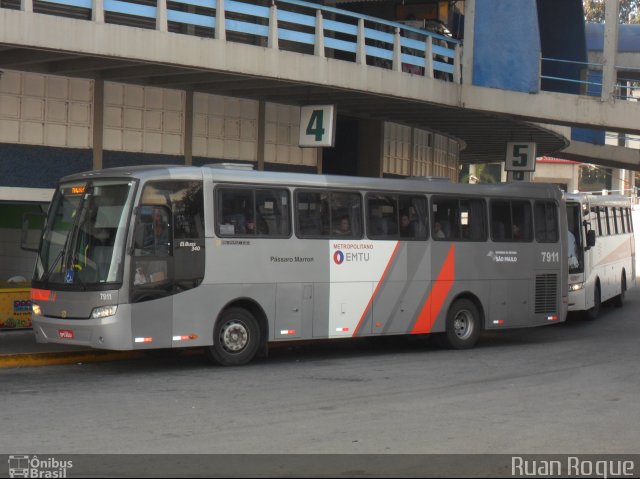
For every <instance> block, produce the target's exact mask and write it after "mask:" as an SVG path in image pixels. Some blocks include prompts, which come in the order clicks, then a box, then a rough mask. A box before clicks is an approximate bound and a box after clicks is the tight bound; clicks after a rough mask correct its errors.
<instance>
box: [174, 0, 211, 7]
mask: <svg viewBox="0 0 640 479" xmlns="http://www.w3.org/2000/svg"><path fill="white" fill-rule="evenodd" d="M171 2H173V3H184V4H185V5H195V6H196V7H206V8H216V4H217V2H216V0H171Z"/></svg>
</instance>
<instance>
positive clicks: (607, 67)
mask: <svg viewBox="0 0 640 479" xmlns="http://www.w3.org/2000/svg"><path fill="white" fill-rule="evenodd" d="M618 8H619V5H618V0H605V12H604V22H605V23H604V50H603V52H602V58H603V63H604V65H603V66H602V96H601V99H602V101H609V100H612V99H614V98H615V94H616V91H615V89H616V77H617V72H616V56H617V53H618V21H619V20H618V17H619V15H618Z"/></svg>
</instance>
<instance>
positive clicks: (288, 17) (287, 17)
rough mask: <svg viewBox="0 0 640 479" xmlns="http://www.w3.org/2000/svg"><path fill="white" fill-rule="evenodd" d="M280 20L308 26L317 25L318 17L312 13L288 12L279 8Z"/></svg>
mask: <svg viewBox="0 0 640 479" xmlns="http://www.w3.org/2000/svg"><path fill="white" fill-rule="evenodd" d="M278 20H279V21H281V22H289V23H295V24H297V25H304V26H306V27H315V26H316V17H313V16H311V15H303V14H301V13H294V12H287V11H285V10H278Z"/></svg>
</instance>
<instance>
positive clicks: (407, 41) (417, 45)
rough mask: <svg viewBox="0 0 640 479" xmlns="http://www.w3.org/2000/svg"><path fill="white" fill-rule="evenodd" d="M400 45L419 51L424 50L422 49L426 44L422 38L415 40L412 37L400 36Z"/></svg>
mask: <svg viewBox="0 0 640 479" xmlns="http://www.w3.org/2000/svg"><path fill="white" fill-rule="evenodd" d="M400 45H401V46H403V47H407V48H411V49H413V50H420V51H424V49H425V48H426V46H427V44H426V43H425V41H424V40H415V39H413V38H406V37H401V38H400Z"/></svg>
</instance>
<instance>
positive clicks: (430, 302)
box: [411, 245, 456, 334]
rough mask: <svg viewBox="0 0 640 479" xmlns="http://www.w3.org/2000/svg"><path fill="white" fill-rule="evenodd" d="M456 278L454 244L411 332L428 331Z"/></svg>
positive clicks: (421, 332)
mask: <svg viewBox="0 0 640 479" xmlns="http://www.w3.org/2000/svg"><path fill="white" fill-rule="evenodd" d="M455 279H456V268H455V246H454V245H451V248H450V249H449V254H448V255H447V259H445V261H444V264H443V265H442V268H441V269H440V273H438V277H437V278H436V280H435V281H434V283H433V287H432V288H431V292H430V293H429V297H428V298H427V300H426V301H425V303H424V305H423V306H422V310H421V311H420V314H419V315H418V320H417V321H416V324H415V325H414V326H413V329H412V330H411V333H412V334H423V333H430V332H431V329H432V328H433V323H435V321H436V318H437V317H438V315H439V314H440V310H441V309H442V306H444V302H445V300H446V299H447V296H448V295H449V291H451V287H452V286H453V282H454V281H455Z"/></svg>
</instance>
